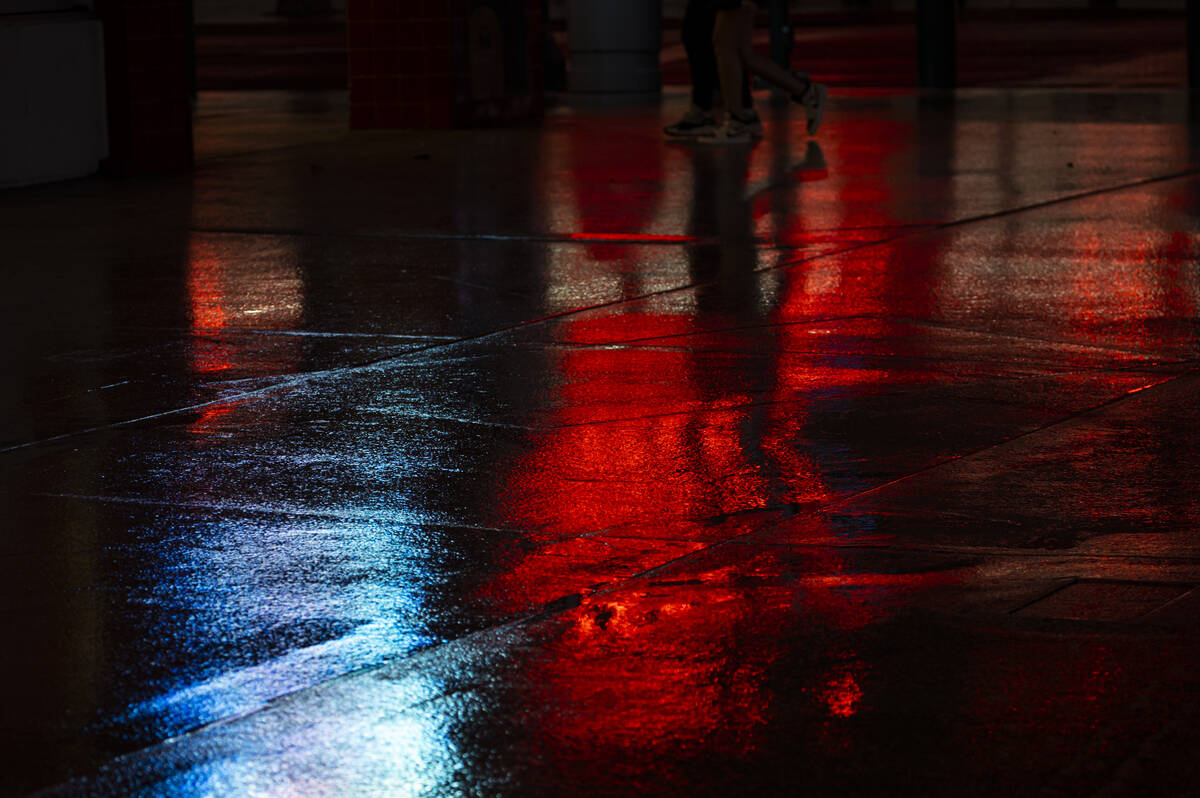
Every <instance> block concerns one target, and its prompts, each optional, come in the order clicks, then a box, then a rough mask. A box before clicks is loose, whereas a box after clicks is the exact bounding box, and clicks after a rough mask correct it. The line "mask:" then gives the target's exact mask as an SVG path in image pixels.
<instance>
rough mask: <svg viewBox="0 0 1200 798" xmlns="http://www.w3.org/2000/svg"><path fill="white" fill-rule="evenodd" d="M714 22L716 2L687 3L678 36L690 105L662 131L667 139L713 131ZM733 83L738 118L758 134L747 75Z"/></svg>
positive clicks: (715, 81) (694, 0)
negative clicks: (736, 87) (689, 86)
mask: <svg viewBox="0 0 1200 798" xmlns="http://www.w3.org/2000/svg"><path fill="white" fill-rule="evenodd" d="M716 19H717V3H716V2H715V1H714V0H687V5H686V6H685V7H684V11H683V25H682V28H681V30H680V34H681V38H682V39H683V49H684V52H685V53H687V61H688V70H689V72H691V76H692V102H691V105H690V107H689V108H688V109H687V111H686V112H684V114H683V116H682V117H681V118H680V119H679V121H678V122H675V123H674V124H671V125H667V126H666V127H665V128H663V132H664V133H666V134H667V135H668V136H676V137H691V138H694V137H697V136H707V135H711V134H712V133H713V132H714V131H716V129H717V118H716V115H715V114H714V113H713V106H714V105H715V102H716V99H717V97H718V95H717V89H718V87H719V85H720V78H719V75H718V72H717V55H716V51H715V50H714V48H713V31H714V29H715V26H716ZM735 80H740V92H739V93H738V96H739V99H740V102H739V110H738V114H739V118H740V119H742V120H743V123H744V124H746V125H748V126H749V128H750V129H751V130H752V131H755V130H758V131H761V130H762V122H761V121H760V120H759V118H758V113H757V112H756V111H755V110H754V99H753V97H752V95H751V94H750V76H749V74H748V73H743V74H742V76H741V78H738V79H735ZM720 96H722V97H723V96H725V95H724V94H722V95H720ZM728 107H729V106H728V105H726V108H728Z"/></svg>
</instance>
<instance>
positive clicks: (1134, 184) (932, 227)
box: [0, 168, 1200, 455]
mask: <svg viewBox="0 0 1200 798" xmlns="http://www.w3.org/2000/svg"><path fill="white" fill-rule="evenodd" d="M1197 174H1200V169H1197V168H1193V169H1187V170H1183V171H1180V172H1174V173H1171V174H1168V175H1160V176H1157V177H1148V178H1141V179H1139V180H1134V181H1130V182H1127V183H1122V184H1119V185H1116V186H1107V187H1102V188H1097V189H1090V190H1088V191H1084V192H1078V193H1075V194H1070V195H1067V196H1063V197H1056V198H1052V199H1049V200H1044V201H1042V202H1037V203H1032V204H1030V205H1023V206H1020V207H1018V208H1009V209H1005V210H1001V211H995V212H992V213H988V214H980V215H977V216H971V217H967V218H964V219H957V220H953V221H950V222H941V223H931V224H929V225H927V226H922V227H917V228H914V229H913V230H911V231H909V232H908V233H902V234H898V235H895V236H890V237H887V238H883V239H880V240H876V241H865V242H856V243H855V244H853V245H851V246H848V247H845V248H842V249H838V250H834V251H830V252H821V253H818V254H815V255H810V256H807V257H800V258H797V259H795V260H790V261H783V262H781V263H777V264H775V265H774V266H767V267H763V268H760V269H755V270H754V273H765V272H769V271H776V270H779V269H785V268H790V267H792V266H796V265H798V264H801V263H811V262H812V261H816V260H821V259H824V258H831V257H839V256H842V255H847V254H850V253H853V252H858V251H860V250H863V249H868V248H871V247H876V246H880V245H887V244H891V243H895V242H897V241H901V240H903V239H906V238H911V237H913V236H914V235H919V234H921V233H925V232H931V231H937V230H945V229H950V228H954V227H960V226H965V225H969V224H973V223H976V222H982V221H989V220H992V219H999V218H1003V217H1006V216H1012V215H1016V214H1019V213H1024V212H1026V211H1033V210H1038V209H1041V208H1045V207H1049V206H1052V205H1058V204H1064V203H1069V202H1073V201H1076V200H1080V199H1086V198H1088V197H1094V196H1099V195H1103V194H1109V193H1117V192H1120V191H1124V190H1128V189H1131V188H1138V187H1141V186H1145V185H1152V184H1155V183H1162V182H1169V181H1172V180H1178V179H1182V178H1186V177H1193V176H1195V175H1197ZM195 232H203V231H202V230H196V231H195ZM319 235H321V236H328V237H338V236H337V235H336V234H332V235H331V234H319ZM375 237H378V236H375ZM783 248H784V249H791V248H793V247H783ZM715 283H716V281H713V280H708V281H701V282H695V283H689V284H687V285H682V286H675V287H671V288H664V289H661V290H659V291H651V292H648V293H646V294H641V295H638V296H636V297H628V298H624V297H623V298H621V299H615V300H611V301H608V302H601V303H597V304H594V305H589V306H586V307H581V308H572V309H570V310H566V311H562V312H559V313H553V314H549V315H547V316H543V317H541V318H538V319H530V320H527V321H522V322H517V323H516V324H512V325H508V326H506V327H501V328H498V329H496V330H491V331H489V332H486V333H481V334H478V335H473V336H465V337H462V338H458V339H454V340H452V341H439V342H434V343H430V345H429V346H426V347H419V348H417V349H413V350H409V351H407V352H404V353H401V354H399V355H394V356H389V357H385V358H382V359H380V360H376V361H370V362H367V363H361V364H358V365H355V366H350V367H346V368H343V369H336V368H335V369H325V370H322V371H319V372H306V373H304V374H300V375H297V376H296V377H294V378H292V379H288V380H285V381H283V382H280V383H276V384H274V385H271V386H266V387H264V388H260V389H257V390H254V391H248V392H245V393H242V394H236V395H234V396H229V397H224V398H221V399H216V400H212V401H209V402H200V403H196V404H191V405H187V406H185V407H179V408H172V409H169V410H164V411H161V412H158V413H151V414H148V415H144V416H139V417H137V418H132V419H124V420H120V421H113V422H109V423H107V424H101V425H97V426H94V427H88V428H86V429H83V430H75V431H71V432H66V433H62V434H60V435H54V436H51V437H48V438H41V439H38V440H35V441H27V442H24V443H19V444H13V445H10V446H6V447H3V448H0V455H4V454H7V453H9V452H13V451H19V450H23V449H30V448H36V447H40V446H43V445H48V444H52V443H58V442H61V441H64V440H69V439H71V438H75V437H80V436H85V435H89V434H94V433H97V432H104V431H106V430H111V429H117V428H120V427H126V426H131V425H134V424H139V423H142V422H145V421H152V420H154V419H157V418H164V417H167V416H171V415H177V414H179V413H186V412H190V411H193V410H202V409H204V408H208V407H212V406H214V405H219V404H228V403H231V402H236V401H240V400H242V399H249V398H252V397H256V396H258V395H261V394H263V393H266V392H267V391H275V390H280V391H283V390H287V389H289V388H294V387H298V386H300V385H303V384H305V383H307V382H308V381H310V380H312V379H317V378H320V377H326V376H333V377H337V378H341V377H343V376H347V375H350V374H354V373H357V372H360V371H367V370H370V369H376V368H379V367H381V366H384V365H385V364H388V363H393V362H397V361H400V360H404V359H408V358H409V357H411V356H412V355H417V354H421V353H425V352H429V351H431V350H434V349H438V348H440V347H450V346H455V345H462V344H467V343H474V342H479V341H483V340H487V339H488V338H492V337H495V336H499V335H504V334H506V333H510V332H513V331H515V330H520V329H525V328H527V327H532V326H537V325H541V324H545V323H547V322H550V321H554V320H555V319H561V318H567V317H570V316H575V315H579V314H582V313H587V312H591V311H595V310H600V309H602V308H608V307H616V306H619V305H628V304H633V303H636V302H642V301H645V300H647V299H651V298H654V297H659V296H665V295H668V294H674V293H681V292H683V291H689V290H693V289H696V288H701V287H704V286H707V285H714V284H715Z"/></svg>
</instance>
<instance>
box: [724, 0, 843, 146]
mask: <svg viewBox="0 0 1200 798" xmlns="http://www.w3.org/2000/svg"><path fill="white" fill-rule="evenodd" d="M713 3H714V4H715V5H716V9H717V10H716V19H715V20H714V27H713V47H714V49H715V51H716V58H717V74H718V76H719V78H720V83H721V94H722V95H723V96H725V97H728V96H730V94H731V93H733V92H734V91H736V89H737V87H738V86H740V85H741V84H742V82H743V81H744V80H745V79H746V73H747V72H752V73H754V74H755V75H758V76H759V77H761V78H763V79H764V80H767V81H768V82H770V83H774V84H775V85H776V86H778V87H779V88H781V89H783V90H784V91H786V92H787V93H788V94H789V95H791V98H792V100H793V101H795V102H797V103H800V104H801V105H803V106H804V110H805V112H806V113H807V114H808V133H809V135H812V134H814V133H816V132H817V129H818V128H819V127H820V126H821V118H822V116H823V114H824V112H825V99H826V97H827V96H828V93H829V90H828V88H827V87H826V86H825V85H824V84H821V83H815V82H814V81H813V80H812V78H811V77H809V76H808V75H804V74H795V73H792V72H789V71H787V70H786V69H783V68H782V67H780V66H779V65H778V64H776V63H774V62H772V61H771V60H770V59H769V58H765V57H763V56H761V55H759V54H758V53H757V52H756V51H755V50H754V43H753V35H754V13H755V8H756V6H755V3H754V2H752V0H713ZM761 128H762V125H761V123H760V122H758V118H757V115H754V116H753V117H751V116H748V115H744V114H743V113H742V112H741V111H732V112H730V113H728V114H726V116H725V121H724V122H723V123H722V124H721V126H720V127H719V128H717V129H716V130H715V131H714V132H713V133H712V134H711V135H709V136H704V137H702V138H701V141H705V142H709V143H717V144H739V143H745V142H748V141H750V140H751V137H752V136H754V135H755V134H756V133H758V132H760V131H761Z"/></svg>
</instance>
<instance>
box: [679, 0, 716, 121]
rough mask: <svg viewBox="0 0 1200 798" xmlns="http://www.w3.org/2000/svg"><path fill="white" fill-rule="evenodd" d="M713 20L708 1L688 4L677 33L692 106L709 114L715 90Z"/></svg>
mask: <svg viewBox="0 0 1200 798" xmlns="http://www.w3.org/2000/svg"><path fill="white" fill-rule="evenodd" d="M714 17H715V14H714V10H713V6H712V3H711V2H710V0H688V3H687V6H686V7H685V8H684V11H683V27H682V29H681V30H680V34H681V37H682V38H683V50H684V52H686V53H687V60H688V70H689V71H690V72H691V75H692V105H694V106H696V107H697V108H700V109H702V110H705V111H711V110H712V107H713V92H715V91H716V90H717V58H716V55H715V54H714V53H713V46H712V32H713V24H714V22H715V19H714Z"/></svg>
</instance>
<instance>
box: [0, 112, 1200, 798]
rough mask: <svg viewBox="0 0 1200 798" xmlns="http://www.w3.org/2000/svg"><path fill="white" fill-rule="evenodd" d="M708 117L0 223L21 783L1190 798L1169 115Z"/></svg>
mask: <svg viewBox="0 0 1200 798" xmlns="http://www.w3.org/2000/svg"><path fill="white" fill-rule="evenodd" d="M684 99H685V98H684V96H683V95H682V94H680V93H677V92H673V93H670V94H669V95H668V96H667V97H666V99H665V101H664V104H663V107H662V108H658V107H654V108H644V109H633V110H630V109H624V110H621V111H600V110H591V111H587V110H574V111H572V110H567V109H560V110H557V111H555V112H554V113H552V114H551V116H550V117H549V118H548V119H547V120H546V122H545V123H544V124H542V125H540V126H533V127H528V128H524V129H517V130H504V131H474V132H467V131H459V132H438V133H413V132H400V133H391V132H371V133H355V134H351V135H346V134H344V133H342V132H340V129H339V127H338V125H337V124H336V119H337V118H338V115H339V114H340V113H342V112H344V105H342V104H341V103H343V102H344V100H343V99H340V98H339V97H338V96H337V95H325V96H306V97H295V96H289V95H274V94H264V95H259V96H258V97H257V98H255V99H250V95H239V94H221V95H218V94H213V95H204V96H202V99H201V106H200V116H199V119H198V127H197V146H198V152H199V155H200V165H199V167H198V169H197V170H196V172H195V173H194V174H192V175H186V176H180V177H175V178H163V179H153V180H149V179H148V180H140V181H129V182H125V183H114V182H104V181H100V180H93V181H80V182H75V183H67V184H61V185H55V186H46V187H40V188H33V189H23V190H16V191H6V192H0V230H2V234H3V239H4V241H5V251H6V257H7V259H8V261H9V263H10V264H11V268H10V269H9V270H8V272H7V282H8V285H7V286H6V290H5V291H4V292H3V294H2V295H0V303H2V307H3V313H0V327H2V330H3V333H4V336H5V338H6V340H7V341H8V344H7V345H6V346H5V347H4V360H5V363H4V365H5V371H6V374H7V377H6V379H5V383H4V390H3V393H2V394H0V395H2V396H3V408H4V413H3V414H2V415H0V475H2V479H0V502H2V504H0V512H3V514H4V516H5V518H6V519H7V521H6V524H5V527H6V529H7V533H6V534H5V535H4V537H3V543H2V545H3V551H2V555H3V556H2V559H0V563H2V565H0V567H2V568H3V580H2V581H0V585H2V587H0V590H2V591H3V592H4V594H5V598H6V606H7V607H8V610H7V611H6V612H5V613H4V616H3V617H4V622H3V623H4V625H3V627H2V634H3V638H4V639H5V640H6V641H7V644H6V651H7V653H6V654H5V656H4V658H3V662H4V666H3V679H2V680H0V684H2V685H3V687H0V690H2V691H3V695H2V696H0V705H3V706H4V708H5V709H4V713H3V730H2V733H3V735H4V738H3V743H4V746H5V748H6V760H7V763H8V764H7V766H6V768H5V769H4V771H3V775H2V776H0V793H3V794H6V795H8V794H11V795H25V794H30V793H36V794H39V795H54V796H58V795H63V796H74V795H121V796H124V795H139V796H177V795H214V796H250V795H305V796H310V795H311V796H316V795H330V796H333V795H387V796H394V795H557V794H567V793H570V794H572V795H581V796H582V795H597V796H600V795H630V794H653V795H690V796H695V795H720V796H726V795H738V794H745V795H750V794H763V795H774V794H782V795H799V794H806V795H964V794H971V795H1006V796H1007V795H1011V794H1013V793H1014V792H1015V791H1029V792H1031V793H1032V794H1039V795H1048V796H1061V795H1194V794H1195V792H1196V790H1197V787H1196V785H1197V784H1198V783H1200V781H1198V779H1200V764H1198V763H1197V761H1196V760H1195V757H1194V753H1193V752H1194V751H1195V749H1196V746H1197V744H1198V743H1200V732H1198V731H1197V729H1198V728H1200V726H1198V725H1197V722H1198V721H1200V678H1197V676H1196V673H1195V666H1194V665H1195V662H1196V661H1197V655H1200V636H1198V635H1197V629H1198V628H1200V627H1198V625H1197V622H1196V621H1197V614H1198V613H1200V591H1197V589H1196V588H1197V585H1200V530H1198V522H1200V489H1198V485H1200V453H1198V451H1200V409H1198V407H1200V403H1198V402H1197V398H1198V397H1200V321H1198V319H1200V312H1198V304H1200V267H1198V263H1200V136H1198V135H1197V133H1196V130H1197V128H1196V126H1195V125H1194V123H1193V124H1189V110H1188V105H1187V97H1186V95H1185V94H1181V93H1171V92H1130V93H1101V92H1059V91H1034V90H1026V91H982V90H979V91H964V92H961V93H960V94H959V96H958V97H957V99H956V101H954V102H950V101H949V100H948V99H947V98H945V97H933V96H929V97H920V96H918V95H915V94H913V93H909V92H871V91H858V92H856V91H850V90H844V91H841V92H839V93H837V96H835V97H834V100H833V104H832V105H833V107H832V108H831V110H830V112H829V116H828V117H827V119H828V121H827V123H826V125H825V127H823V128H822V130H821V132H820V134H819V135H818V136H817V137H816V138H809V137H807V136H805V135H804V132H803V123H802V121H801V120H800V119H799V118H798V117H795V116H792V115H790V113H791V112H790V111H789V110H788V109H787V108H779V107H775V106H772V105H770V104H769V101H768V98H766V97H765V96H764V97H762V98H761V99H762V107H763V110H764V112H765V114H766V116H767V119H768V131H767V135H766V137H765V138H764V139H763V140H762V141H761V142H760V143H758V144H757V145H756V146H754V147H753V148H739V147H733V148H726V149H717V150H706V149H702V148H698V147H693V146H689V145H687V144H682V143H679V142H669V141H664V140H663V139H662V137H661V135H660V133H659V128H660V126H661V124H663V122H664V120H668V119H670V118H672V117H673V116H674V115H676V114H678V113H679V112H680V110H681V109H682V103H683V102H684ZM256 117H257V118H258V120H259V122H261V127H260V134H259V135H256V136H252V135H250V134H251V132H252V131H253V130H254V129H255V123H254V119H255V118H256Z"/></svg>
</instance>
